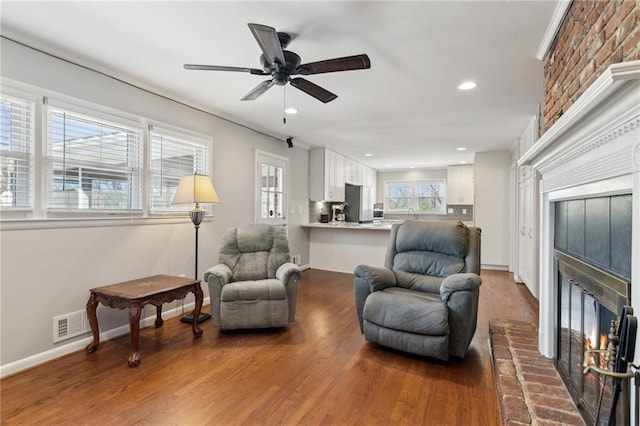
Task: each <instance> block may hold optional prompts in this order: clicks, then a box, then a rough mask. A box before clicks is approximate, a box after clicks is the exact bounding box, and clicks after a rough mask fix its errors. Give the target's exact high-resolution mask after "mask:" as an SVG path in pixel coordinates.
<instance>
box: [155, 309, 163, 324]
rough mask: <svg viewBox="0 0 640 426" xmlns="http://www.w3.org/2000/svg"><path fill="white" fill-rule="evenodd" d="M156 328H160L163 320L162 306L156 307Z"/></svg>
mask: <svg viewBox="0 0 640 426" xmlns="http://www.w3.org/2000/svg"><path fill="white" fill-rule="evenodd" d="M155 324H156V327H162V324H164V320H163V319H162V305H158V306H156V322H155Z"/></svg>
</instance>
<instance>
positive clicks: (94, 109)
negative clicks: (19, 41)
mask: <svg viewBox="0 0 640 426" xmlns="http://www.w3.org/2000/svg"><path fill="white" fill-rule="evenodd" d="M0 93H2V94H3V95H7V96H12V97H16V98H19V99H24V100H27V101H31V102H33V105H34V113H35V116H34V119H33V127H34V133H33V134H34V141H33V143H34V150H33V165H34V166H33V178H32V181H31V182H32V206H31V207H30V208H20V209H18V208H16V209H12V210H7V209H2V208H0V230H2V231H4V230H35V229H64V228H83V227H109V226H132V225H155V224H158V223H162V224H171V223H184V216H185V214H184V213H183V210H184V212H186V211H188V210H189V207H190V206H189V205H182V206H179V207H177V209H176V210H177V211H175V212H168V213H153V212H152V211H151V209H150V202H149V199H150V197H149V181H150V174H149V173H150V170H149V167H150V164H149V163H150V145H151V139H150V132H149V130H148V124H153V125H154V126H157V127H158V128H161V129H163V131H167V132H174V133H175V134H176V135H177V136H179V137H182V138H188V139H190V140H193V141H197V142H201V143H203V144H206V145H207V147H208V154H207V162H208V166H207V168H208V170H207V172H206V174H208V175H209V176H211V175H212V163H213V156H212V150H213V140H212V137H211V136H208V135H203V134H202V133H196V132H193V131H190V130H185V129H183V128H179V127H175V126H173V125H167V124H165V123H162V122H158V121H155V122H154V121H152V120H148V119H147V118H146V117H142V116H138V115H135V114H131V113H127V112H124V111H121V110H118V109H114V108H110V107H106V106H104V105H100V104H96V103H93V102H89V101H85V100H82V99H79V98H75V97H72V96H68V95H65V94H62V93H58V92H54V91H51V90H47V89H43V88H40V87H37V86H32V85H30V84H26V83H23V82H20V81H16V80H12V79H8V78H6V77H0ZM49 106H51V107H56V108H62V109H66V110H69V111H72V112H74V113H79V114H81V115H88V116H90V117H94V118H97V119H104V120H106V121H109V122H115V123H117V124H121V125H125V126H129V127H134V128H135V129H138V130H140V132H141V133H140V134H141V144H142V145H141V146H142V151H141V153H140V156H141V158H142V166H141V168H140V176H141V181H142V185H141V189H140V194H141V199H142V200H141V203H140V206H139V207H140V208H138V209H135V210H116V211H112V210H111V211H107V210H106V209H103V210H98V211H87V210H84V209H78V210H73V209H72V210H69V209H48V208H47V207H46V206H47V198H46V195H47V188H48V187H47V167H48V162H47V146H48V145H47V108H48V107H49ZM202 207H208V208H211V207H210V206H208V205H203V206H202ZM206 220H211V219H210V216H208V217H206V218H205V221H206Z"/></svg>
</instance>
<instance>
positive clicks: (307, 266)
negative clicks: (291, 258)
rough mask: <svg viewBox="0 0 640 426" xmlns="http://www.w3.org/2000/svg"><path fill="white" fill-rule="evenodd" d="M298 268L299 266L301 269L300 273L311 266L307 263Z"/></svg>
mask: <svg viewBox="0 0 640 426" xmlns="http://www.w3.org/2000/svg"><path fill="white" fill-rule="evenodd" d="M299 266H300V269H301V270H302V271H305V270H307V269H309V268H311V265H309V264H308V263H307V264H306V265H299Z"/></svg>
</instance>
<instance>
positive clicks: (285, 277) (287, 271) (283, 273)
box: [276, 262, 302, 284]
mask: <svg viewBox="0 0 640 426" xmlns="http://www.w3.org/2000/svg"><path fill="white" fill-rule="evenodd" d="M292 274H294V275H297V277H298V279H301V278H302V271H301V270H300V267H299V266H298V265H296V264H295V263H291V262H287V263H283V264H282V265H280V266H279V267H278V269H277V270H276V278H277V279H279V280H280V281H282V282H283V283H285V284H287V283H288V282H289V278H290V277H291V275H292Z"/></svg>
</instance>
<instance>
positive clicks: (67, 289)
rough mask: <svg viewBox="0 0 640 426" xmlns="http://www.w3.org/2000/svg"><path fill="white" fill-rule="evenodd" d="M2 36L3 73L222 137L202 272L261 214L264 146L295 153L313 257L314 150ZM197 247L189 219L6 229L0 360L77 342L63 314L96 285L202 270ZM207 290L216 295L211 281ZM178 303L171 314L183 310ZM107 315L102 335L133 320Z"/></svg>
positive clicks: (296, 231) (79, 305) (297, 248)
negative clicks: (57, 332)
mask: <svg viewBox="0 0 640 426" xmlns="http://www.w3.org/2000/svg"><path fill="white" fill-rule="evenodd" d="M0 40H1V45H0V48H1V49H0V50H1V57H0V59H1V63H2V69H1V75H2V77H5V78H9V79H12V80H16V81H19V82H23V83H26V84H30V85H33V86H36V87H38V88H41V89H45V90H50V91H54V92H57V93H61V94H64V95H67V96H72V97H75V98H78V99H81V100H83V101H89V102H93V103H96V104H99V105H103V106H107V107H110V108H114V109H117V110H120V111H124V112H126V113H131V114H136V115H139V116H142V117H146V118H148V119H152V120H157V121H159V122H163V123H167V124H171V125H174V126H177V127H181V128H184V129H187V130H190V131H193V132H198V133H202V134H206V135H210V136H211V137H212V138H213V146H212V164H213V176H212V177H213V182H214V184H215V186H216V189H217V191H218V195H219V196H220V199H221V204H219V205H217V206H215V207H214V209H213V212H214V215H215V217H214V218H213V219H212V220H211V221H206V222H205V223H203V224H202V225H201V227H200V244H199V270H200V275H201V276H202V275H203V273H204V271H205V270H206V269H207V268H208V267H209V266H211V265H213V264H214V263H215V262H216V260H217V253H218V249H219V243H220V237H221V234H222V233H223V231H224V230H225V229H226V228H227V227H231V226H235V225H238V224H242V223H249V222H253V220H254V206H253V203H252V199H253V198H254V197H253V195H254V170H255V167H254V158H255V157H254V155H255V150H256V149H260V150H263V151H267V152H271V153H274V154H277V155H280V156H284V157H288V158H289V176H290V180H289V181H290V186H289V189H290V202H291V206H295V207H296V209H295V213H291V212H289V214H288V215H287V216H288V218H289V223H290V227H289V238H290V246H291V252H292V254H294V253H295V254H298V253H299V254H301V255H302V263H307V262H308V260H309V238H308V231H307V230H303V229H301V228H300V227H299V226H298V225H299V224H301V223H306V222H307V218H308V198H309V197H308V151H307V150H304V149H300V148H293V149H288V148H287V147H286V144H285V143H282V142H279V141H277V140H275V139H273V138H270V137H267V136H264V135H262V134H259V133H256V132H254V131H252V130H249V129H247V128H245V127H242V126H238V125H236V124H233V123H231V122H228V121H225V120H223V119H220V118H217V117H215V116H213V115H211V114H208V113H205V112H202V111H198V110H196V109H193V108H190V107H187V106H185V105H182V104H179V103H177V102H173V101H171V100H168V99H166V98H163V97H160V96H157V95H154V94H152V93H149V92H147V91H144V90H140V89H137V88H135V87H133V86H130V85H128V84H125V83H123V82H120V81H118V80H115V79H112V78H110V77H107V76H104V75H102V74H99V73H96V72H93V71H90V70H88V69H85V68H82V67H79V66H76V65H73V64H71V63H69V62H65V61H62V60H59V59H56V58H54V57H51V56H48V55H46V54H43V53H40V52H37V51H35V50H31V49H29V48H27V47H24V46H21V45H18V44H16V43H13V42H11V41H8V40H6V39H0ZM298 206H302V212H301V213H298V209H297V207H298ZM193 249H194V228H193V225H192V223H191V222H190V220H189V219H188V218H185V220H184V222H183V223H177V224H175V223H174V224H170V223H169V224H158V225H129V226H127V225H122V226H107V227H104V226H103V227H85V228H65V229H32V230H2V231H1V232H0V267H1V269H0V330H1V333H2V334H1V336H0V343H1V348H0V366H6V365H7V364H10V363H15V362H17V361H19V360H22V359H24V358H27V357H30V356H34V355H37V354H40V353H43V352H45V351H50V350H53V349H56V346H58V347H59V346H60V345H64V344H66V343H69V341H65V342H62V343H60V344H58V345H54V344H53V343H52V339H53V337H52V324H53V317H54V316H56V315H61V314H66V313H69V312H73V311H79V310H83V309H85V304H86V301H87V299H88V296H89V289H91V288H93V287H97V286H102V285H106V284H111V283H115V282H119V281H123V280H129V279H134V278H139V277H143V276H147V275H153V274H160V273H164V274H181V273H185V274H192V273H193ZM203 289H204V290H205V297H208V291H207V289H206V285H204V286H203ZM190 300H192V299H190ZM168 305H169V306H166V307H165V310H166V309H171V308H172V307H176V306H179V304H178V303H177V302H174V303H172V304H168ZM207 309H208V308H207ZM151 312H152V310H147V314H150V313H151ZM98 318H99V322H100V328H101V331H105V330H108V329H112V328H116V327H119V326H122V325H126V324H128V313H127V312H126V311H118V310H113V309H109V308H104V307H102V306H101V307H100V308H99V310H98ZM210 324H211V323H210V322H209V323H205V324H203V326H204V328H205V333H206V332H211V331H212V329H211V326H210ZM76 340H77V339H76ZM123 356H125V357H126V354H125V355H123Z"/></svg>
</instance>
